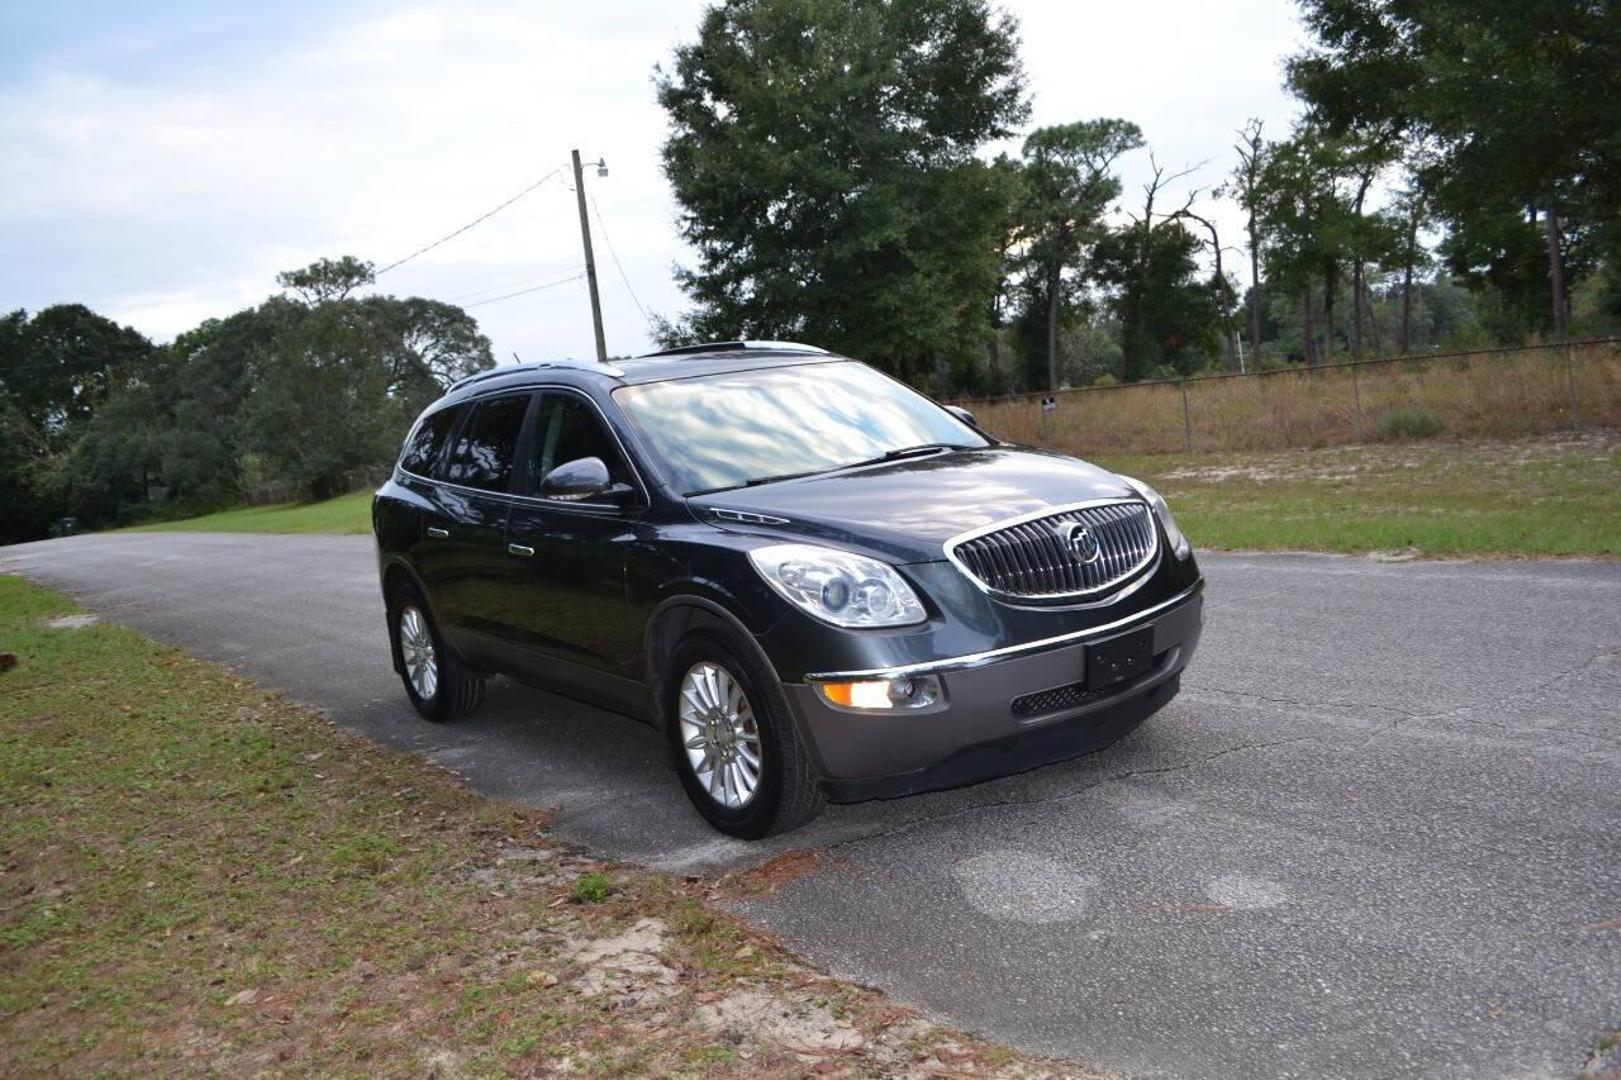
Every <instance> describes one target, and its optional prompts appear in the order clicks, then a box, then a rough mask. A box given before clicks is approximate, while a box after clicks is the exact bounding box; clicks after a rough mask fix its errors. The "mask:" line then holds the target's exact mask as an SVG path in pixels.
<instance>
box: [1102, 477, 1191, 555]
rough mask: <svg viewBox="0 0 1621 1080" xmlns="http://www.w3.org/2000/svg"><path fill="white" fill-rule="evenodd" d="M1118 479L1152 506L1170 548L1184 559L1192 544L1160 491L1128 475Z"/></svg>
mask: <svg viewBox="0 0 1621 1080" xmlns="http://www.w3.org/2000/svg"><path fill="white" fill-rule="evenodd" d="M1116 475H1118V474H1116ZM1120 479H1122V480H1124V481H1125V482H1126V483H1128V484H1130V485H1131V486H1132V487H1133V488H1134V489H1135V490H1136V492H1137V494H1139V495H1141V496H1142V497H1143V499H1144V501H1146V502H1147V503H1148V505H1149V506H1152V507H1153V508H1154V516H1155V517H1157V518H1159V523H1160V527H1161V528H1163V529H1164V530H1165V539H1166V541H1168V542H1169V543H1170V545H1171V550H1172V551H1174V552H1176V557H1177V558H1179V559H1185V558H1187V557H1188V556H1189V555H1191V554H1193V546H1192V545H1191V544H1189V543H1188V538H1187V537H1185V536H1183V535H1182V530H1181V529H1179V528H1177V527H1176V518H1174V517H1172V516H1171V508H1170V507H1169V506H1167V505H1166V504H1165V500H1164V499H1163V498H1161V497H1160V493H1159V492H1157V491H1155V490H1154V489H1153V488H1151V487H1149V486H1148V485H1147V484H1145V483H1143V482H1142V481H1141V480H1133V479H1132V478H1131V477H1129V476H1122V477H1120Z"/></svg>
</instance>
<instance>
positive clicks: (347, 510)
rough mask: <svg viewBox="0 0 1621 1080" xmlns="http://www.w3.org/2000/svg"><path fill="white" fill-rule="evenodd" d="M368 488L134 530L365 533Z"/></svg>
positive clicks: (368, 517)
mask: <svg viewBox="0 0 1621 1080" xmlns="http://www.w3.org/2000/svg"><path fill="white" fill-rule="evenodd" d="M371 500H372V493H371V492H369V491H356V492H353V493H351V494H348V495H340V496H338V497H337V498H335V499H325V500H323V501H321V502H307V503H278V504H275V505H273V506H240V507H235V508H233V509H230V510H221V511H219V512H218V513H213V514H204V515H202V516H201V517H194V518H184V519H182V520H178V521H160V522H153V523H150V524H146V525H137V526H134V527H133V529H132V530H131V531H135V532H250V533H368V532H371Z"/></svg>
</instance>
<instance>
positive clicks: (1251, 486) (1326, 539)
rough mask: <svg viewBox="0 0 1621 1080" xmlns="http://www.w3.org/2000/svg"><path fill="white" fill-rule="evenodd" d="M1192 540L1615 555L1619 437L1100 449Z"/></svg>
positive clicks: (1620, 530) (1620, 524) (1310, 547)
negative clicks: (1267, 448) (1164, 505)
mask: <svg viewBox="0 0 1621 1080" xmlns="http://www.w3.org/2000/svg"><path fill="white" fill-rule="evenodd" d="M1096 460H1097V462H1098V464H1100V465H1103V466H1104V467H1105V468H1109V469H1114V470H1116V471H1119V472H1124V473H1126V474H1128V475H1132V476H1137V477H1139V478H1141V479H1143V480H1146V481H1148V482H1149V483H1151V484H1153V485H1154V486H1155V487H1157V488H1158V489H1159V490H1160V491H1161V492H1162V493H1163V494H1164V495H1165V497H1166V498H1167V499H1168V500H1169V501H1170V503H1171V506H1172V509H1173V510H1174V511H1175V512H1176V515H1177V520H1178V522H1179V523H1180V524H1181V525H1182V527H1183V529H1184V530H1185V531H1186V532H1187V534H1188V535H1189V536H1190V537H1191V538H1192V539H1193V542H1194V544H1195V545H1197V546H1200V547H1205V548H1216V549H1227V550H1285V551H1328V552H1345V553H1366V552H1379V551H1389V552H1405V553H1412V554H1418V555H1424V556H1433V557H1448V556H1459V557H1480V556H1522V557H1556V556H1588V557H1600V558H1615V557H1618V556H1621V497H1618V496H1617V492H1621V436H1617V435H1616V434H1615V433H1613V432H1612V433H1602V434H1590V435H1584V436H1564V437H1542V438H1531V439H1512V440H1472V441H1467V442H1412V443H1400V444H1378V445H1372V446H1341V447H1330V448H1326V449H1321V450H1290V451H1280V452H1266V453H1227V454H1194V455H1184V454H1164V455H1152V456H1145V455H1136V456H1128V455H1116V456H1106V457H1100V458H1098V459H1096Z"/></svg>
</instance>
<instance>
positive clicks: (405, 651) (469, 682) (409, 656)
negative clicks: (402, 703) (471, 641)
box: [388, 585, 484, 721]
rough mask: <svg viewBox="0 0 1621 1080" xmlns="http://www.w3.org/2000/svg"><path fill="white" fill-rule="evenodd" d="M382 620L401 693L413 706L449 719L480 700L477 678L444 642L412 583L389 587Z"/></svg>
mask: <svg viewBox="0 0 1621 1080" xmlns="http://www.w3.org/2000/svg"><path fill="white" fill-rule="evenodd" d="M388 626H389V631H390V633H391V634H392V636H393V638H394V642H393V646H394V649H395V650H396V655H397V657H398V659H399V669H400V678H401V680H402V681H403V682H404V683H405V695H406V697H408V698H410V699H411V704H412V705H414V706H416V710H417V712H419V713H421V714H422V715H423V716H424V717H426V718H427V719H429V720H438V721H443V720H454V719H455V718H456V717H458V716H466V715H467V714H468V713H470V712H472V711H473V710H474V709H477V708H478V707H479V705H480V704H482V703H483V701H484V680H483V678H481V677H480V676H479V675H478V673H477V672H475V671H473V670H471V669H470V668H468V667H467V665H466V664H463V663H462V662H461V660H459V659H458V658H457V657H456V656H454V655H452V654H451V652H450V650H449V649H446V648H445V644H444V641H443V640H442V639H441V638H440V637H439V630H438V628H437V627H435V626H434V624H433V618H432V616H430V615H429V614H428V606H427V605H426V604H424V603H423V602H422V597H421V595H419V594H418V593H417V591H416V589H415V588H414V587H412V586H410V585H406V586H402V587H401V588H399V589H397V590H396V591H395V593H394V595H393V597H392V599H391V602H390V603H389V606H388Z"/></svg>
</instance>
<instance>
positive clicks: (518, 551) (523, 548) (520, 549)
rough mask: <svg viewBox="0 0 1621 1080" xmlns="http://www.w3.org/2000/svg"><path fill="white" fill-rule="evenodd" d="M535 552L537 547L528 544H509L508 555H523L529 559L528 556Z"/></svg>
mask: <svg viewBox="0 0 1621 1080" xmlns="http://www.w3.org/2000/svg"><path fill="white" fill-rule="evenodd" d="M534 553H535V549H534V548H532V547H530V546H529V545H527V544H508V545H507V554H508V555H522V556H523V557H524V558H526V559H527V558H529V556H531V555H533V554H534Z"/></svg>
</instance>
